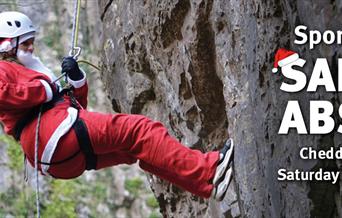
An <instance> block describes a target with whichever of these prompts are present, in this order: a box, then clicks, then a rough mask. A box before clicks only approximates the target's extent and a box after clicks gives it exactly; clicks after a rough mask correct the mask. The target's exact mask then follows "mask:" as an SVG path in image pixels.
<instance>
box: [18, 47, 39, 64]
mask: <svg viewBox="0 0 342 218" xmlns="http://www.w3.org/2000/svg"><path fill="white" fill-rule="evenodd" d="M17 58H18V61H19V62H20V63H22V64H23V65H24V66H30V65H31V64H32V63H33V62H34V61H35V59H34V55H33V54H32V52H25V51H24V50H21V49H18V51H17Z"/></svg>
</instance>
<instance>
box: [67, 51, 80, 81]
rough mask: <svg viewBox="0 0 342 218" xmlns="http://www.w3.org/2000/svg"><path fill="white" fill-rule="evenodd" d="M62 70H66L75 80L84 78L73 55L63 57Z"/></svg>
mask: <svg viewBox="0 0 342 218" xmlns="http://www.w3.org/2000/svg"><path fill="white" fill-rule="evenodd" d="M62 72H65V73H66V74H67V76H68V77H69V78H70V79H72V80H74V81H77V80H81V79H83V74H82V72H81V70H80V68H79V67H78V63H77V61H76V60H75V59H74V58H73V57H71V56H69V57H65V58H63V62H62Z"/></svg>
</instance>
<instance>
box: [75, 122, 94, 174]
mask: <svg viewBox="0 0 342 218" xmlns="http://www.w3.org/2000/svg"><path fill="white" fill-rule="evenodd" d="M73 128H74V130H75V133H76V136H77V140H78V144H79V146H80V149H81V151H82V152H83V154H84V156H85V159H86V170H94V169H96V164H97V156H96V154H95V153H94V150H93V147H92V146H91V142H90V138H89V133H88V129H87V126H86V125H85V123H84V121H83V120H82V119H80V118H77V120H76V122H75V123H74V125H73Z"/></svg>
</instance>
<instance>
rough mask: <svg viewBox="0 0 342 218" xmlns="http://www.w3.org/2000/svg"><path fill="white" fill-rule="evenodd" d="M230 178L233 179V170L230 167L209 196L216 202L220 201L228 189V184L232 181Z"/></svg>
mask: <svg viewBox="0 0 342 218" xmlns="http://www.w3.org/2000/svg"><path fill="white" fill-rule="evenodd" d="M232 178H233V168H232V167H230V168H229V169H228V170H227V172H226V176H225V178H224V180H223V181H221V182H220V183H219V184H218V185H217V186H215V188H214V189H213V192H212V194H211V196H212V197H213V198H214V199H216V200H218V201H222V200H223V198H224V196H225V195H226V192H227V189H228V187H229V184H230V182H231V181H232Z"/></svg>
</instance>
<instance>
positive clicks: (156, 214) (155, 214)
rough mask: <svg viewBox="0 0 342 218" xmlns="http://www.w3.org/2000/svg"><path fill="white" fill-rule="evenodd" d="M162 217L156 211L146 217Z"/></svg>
mask: <svg viewBox="0 0 342 218" xmlns="http://www.w3.org/2000/svg"><path fill="white" fill-rule="evenodd" d="M162 217H163V216H162V215H161V214H160V213H159V212H157V211H152V213H150V215H149V216H148V218H162Z"/></svg>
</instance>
